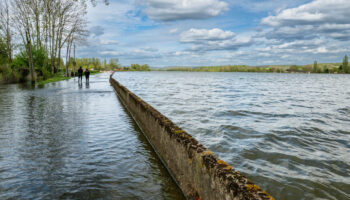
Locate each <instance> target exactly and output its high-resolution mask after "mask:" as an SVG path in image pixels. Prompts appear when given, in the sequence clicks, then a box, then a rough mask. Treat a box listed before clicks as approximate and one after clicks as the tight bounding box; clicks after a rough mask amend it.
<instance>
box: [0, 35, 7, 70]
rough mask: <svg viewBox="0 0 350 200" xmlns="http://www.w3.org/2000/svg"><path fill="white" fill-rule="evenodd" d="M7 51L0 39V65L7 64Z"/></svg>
mask: <svg viewBox="0 0 350 200" xmlns="http://www.w3.org/2000/svg"><path fill="white" fill-rule="evenodd" d="M7 59H8V51H7V46H6V43H5V41H4V40H3V39H2V38H0V64H5V63H7V62H8V60H7Z"/></svg>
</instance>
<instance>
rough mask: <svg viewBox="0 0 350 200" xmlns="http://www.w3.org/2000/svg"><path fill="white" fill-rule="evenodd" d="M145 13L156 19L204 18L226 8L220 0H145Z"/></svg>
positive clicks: (217, 13) (143, 2)
mask: <svg viewBox="0 0 350 200" xmlns="http://www.w3.org/2000/svg"><path fill="white" fill-rule="evenodd" d="M141 4H143V5H144V6H145V7H146V8H145V10H144V12H145V14H146V15H148V17H149V18H150V19H153V20H157V21H175V20H185V19H206V18H210V17H214V16H217V15H219V14H220V13H222V12H224V11H226V10H228V4H227V3H226V2H224V1H220V0H145V1H142V3H141Z"/></svg>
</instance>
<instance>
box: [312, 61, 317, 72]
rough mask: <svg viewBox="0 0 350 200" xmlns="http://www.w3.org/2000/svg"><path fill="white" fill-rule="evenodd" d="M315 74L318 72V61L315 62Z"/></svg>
mask: <svg viewBox="0 0 350 200" xmlns="http://www.w3.org/2000/svg"><path fill="white" fill-rule="evenodd" d="M313 72H314V73H317V72H318V66H317V61H315V62H314V67H313Z"/></svg>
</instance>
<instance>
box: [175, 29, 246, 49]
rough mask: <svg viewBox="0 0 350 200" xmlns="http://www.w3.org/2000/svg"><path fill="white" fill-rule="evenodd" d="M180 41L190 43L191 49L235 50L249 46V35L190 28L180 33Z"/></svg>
mask: <svg viewBox="0 0 350 200" xmlns="http://www.w3.org/2000/svg"><path fill="white" fill-rule="evenodd" d="M180 42H182V43H192V44H194V46H192V48H191V49H192V50H193V51H213V50H236V49H239V48H240V47H245V46H250V45H251V43H252V40H251V38H250V37H243V36H237V37H236V34H235V33H233V32H231V31H224V30H221V29H218V28H214V29H194V28H191V29H190V30H188V31H185V32H183V33H181V34H180Z"/></svg>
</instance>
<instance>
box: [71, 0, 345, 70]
mask: <svg viewBox="0 0 350 200" xmlns="http://www.w3.org/2000/svg"><path fill="white" fill-rule="evenodd" d="M349 10H350V1H349V0H129V1H127V0H110V4H109V5H108V6H106V5H103V4H99V5H97V6H96V7H92V6H91V7H89V8H88V15H87V18H88V21H89V27H88V29H89V30H90V35H89V37H88V38H87V42H86V44H84V45H80V46H79V48H78V54H77V55H78V56H79V57H99V58H101V59H104V58H106V59H109V58H119V60H120V63H121V64H122V65H129V64H132V63H139V64H149V65H150V66H152V67H163V66H208V65H226V64H232V65H234V64H247V65H270V64H310V63H313V61H314V60H317V61H319V62H340V61H341V60H342V57H343V56H344V55H345V54H347V53H348V52H349V50H350V42H349V41H350V40H349V39H350V20H349V19H350V12H349Z"/></svg>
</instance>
